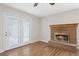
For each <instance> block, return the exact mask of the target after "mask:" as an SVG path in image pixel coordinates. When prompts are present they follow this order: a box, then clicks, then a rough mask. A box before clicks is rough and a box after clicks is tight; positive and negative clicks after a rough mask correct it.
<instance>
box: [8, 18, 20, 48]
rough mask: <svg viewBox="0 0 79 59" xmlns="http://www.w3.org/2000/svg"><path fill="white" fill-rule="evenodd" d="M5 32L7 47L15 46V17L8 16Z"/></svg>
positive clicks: (16, 40) (17, 35) (16, 21)
mask: <svg viewBox="0 0 79 59" xmlns="http://www.w3.org/2000/svg"><path fill="white" fill-rule="evenodd" d="M7 33H8V36H7V37H8V40H7V44H8V48H12V47H16V46H17V45H18V44H19V21H18V19H17V17H8V21H7Z"/></svg>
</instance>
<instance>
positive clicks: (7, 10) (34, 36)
mask: <svg viewBox="0 0 79 59" xmlns="http://www.w3.org/2000/svg"><path fill="white" fill-rule="evenodd" d="M1 15H2V16H1ZM7 16H16V17H17V18H18V20H24V21H28V22H29V23H30V26H31V33H30V34H31V42H35V41H39V38H40V37H39V36H40V34H39V32H40V30H39V29H40V28H39V26H40V21H39V18H38V17H36V16H33V15H30V14H28V13H25V12H23V11H20V10H18V9H14V8H11V7H8V6H5V5H0V48H1V47H2V45H1V43H3V42H4V41H3V39H4V38H3V36H4V35H5V33H4V31H1V29H2V28H1V26H2V25H3V24H2V22H3V21H2V20H4V19H6V20H7V18H6V17H7ZM3 30H4V29H3ZM1 33H3V34H1ZM1 37H2V38H1ZM2 41H3V42H2Z"/></svg>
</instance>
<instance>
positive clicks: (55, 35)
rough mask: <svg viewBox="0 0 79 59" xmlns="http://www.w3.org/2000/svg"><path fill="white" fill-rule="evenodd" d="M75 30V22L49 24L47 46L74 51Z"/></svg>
mask: <svg viewBox="0 0 79 59" xmlns="http://www.w3.org/2000/svg"><path fill="white" fill-rule="evenodd" d="M76 30H77V24H61V25H50V31H51V33H50V34H51V36H50V37H51V39H50V41H49V42H48V44H49V46H53V47H56V48H64V49H68V50H73V51H74V50H75V49H76Z"/></svg>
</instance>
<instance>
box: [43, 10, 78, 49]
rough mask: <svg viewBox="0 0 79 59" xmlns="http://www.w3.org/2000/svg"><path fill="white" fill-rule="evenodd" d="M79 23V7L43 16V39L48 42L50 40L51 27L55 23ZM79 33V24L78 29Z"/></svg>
mask: <svg viewBox="0 0 79 59" xmlns="http://www.w3.org/2000/svg"><path fill="white" fill-rule="evenodd" d="M70 23H79V9H75V10H71V11H67V12H63V13H59V14H56V15H51V16H48V17H45V18H42V41H45V42H48V41H49V40H50V27H49V25H53V24H70ZM77 34H78V35H79V26H78V30H77ZM78 35H77V48H79V36H78Z"/></svg>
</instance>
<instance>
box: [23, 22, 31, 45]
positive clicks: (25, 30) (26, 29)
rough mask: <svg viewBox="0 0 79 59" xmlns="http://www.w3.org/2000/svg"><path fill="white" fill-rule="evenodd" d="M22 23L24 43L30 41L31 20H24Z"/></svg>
mask: <svg viewBox="0 0 79 59" xmlns="http://www.w3.org/2000/svg"><path fill="white" fill-rule="evenodd" d="M22 24H23V43H24V42H28V41H29V39H30V37H29V36H30V35H29V32H30V29H29V22H26V21H23V23H22Z"/></svg>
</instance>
